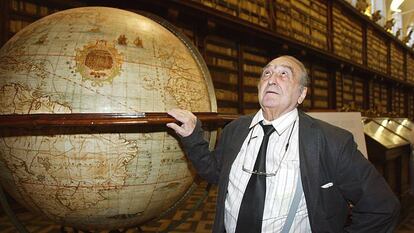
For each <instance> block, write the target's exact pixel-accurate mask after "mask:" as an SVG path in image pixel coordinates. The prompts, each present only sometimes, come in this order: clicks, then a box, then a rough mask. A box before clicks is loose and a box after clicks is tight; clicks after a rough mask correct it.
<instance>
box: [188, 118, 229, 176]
mask: <svg viewBox="0 0 414 233" xmlns="http://www.w3.org/2000/svg"><path fill="white" fill-rule="evenodd" d="M226 128H227V127H225V128H224V130H223V132H222V135H221V136H220V139H219V141H218V144H217V146H216V149H215V150H214V151H210V150H209V143H208V142H207V141H206V140H204V137H203V134H204V131H203V129H202V128H201V122H200V121H199V120H198V121H197V125H196V128H195V129H194V131H193V133H192V134H191V135H189V136H188V137H183V138H181V142H182V144H183V147H184V150H185V152H186V154H187V157H188V158H189V159H190V161H191V163H192V164H193V166H194V167H195V169H196V171H197V173H198V174H199V175H200V176H201V177H202V178H204V179H206V180H207V181H208V182H209V183H213V184H217V183H218V180H219V175H220V170H221V158H222V149H223V144H224V141H225V140H226V138H227V137H226V135H227V134H228V133H227V131H228V130H226Z"/></svg>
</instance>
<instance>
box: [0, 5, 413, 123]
mask: <svg viewBox="0 0 414 233" xmlns="http://www.w3.org/2000/svg"><path fill="white" fill-rule="evenodd" d="M0 6H1V7H2V8H1V11H2V12H1V15H0V18H1V21H0V22H1V23H0V30H1V42H2V43H3V44H4V43H5V42H6V41H7V40H8V39H9V38H10V37H11V36H12V35H14V34H15V33H17V32H18V31H19V30H21V29H22V28H23V27H24V26H25V25H27V24H29V23H30V22H33V21H34V20H36V19H39V18H40V17H43V16H45V15H47V14H50V13H53V12H55V11H57V10H62V9H67V8H71V7H77V6H108V7H117V8H124V9H127V10H132V11H136V12H139V11H146V12H150V13H152V14H155V15H158V16H160V17H162V18H165V19H167V20H168V21H170V22H171V23H172V24H174V25H176V26H177V27H178V28H179V29H180V30H181V31H182V32H183V33H184V34H185V35H187V36H188V37H189V38H190V39H191V41H193V42H194V44H195V45H196V46H197V48H198V49H199V50H200V53H201V54H203V56H204V59H205V61H206V63H207V65H208V68H209V70H210V72H211V76H212V79H213V84H214V87H215V92H216V96H217V101H218V111H219V112H221V113H240V114H245V113H252V112H255V111H256V110H257V109H258V108H259V105H258V102H257V93H256V92H257V87H256V86H257V82H258V80H259V78H260V73H261V68H262V67H263V66H264V65H265V64H266V63H267V62H268V61H269V60H270V59H272V58H274V57H276V56H279V55H284V54H288V55H293V56H295V57H297V58H298V59H299V60H301V61H303V62H304V64H305V66H306V67H307V68H308V72H309V77H310V80H311V83H310V88H309V91H308V95H307V98H306V99H305V101H304V103H303V104H302V106H303V107H304V108H305V109H312V108H314V109H338V108H342V107H345V106H353V107H354V108H356V109H362V110H368V109H375V110H378V111H379V112H380V113H383V114H387V113H389V112H395V113H397V114H399V115H400V116H402V117H410V118H411V119H413V117H414V109H413V108H414V107H413V101H414V100H413V98H414V97H413V93H414V52H413V50H412V49H411V48H409V47H407V46H406V45H404V44H403V43H402V42H401V41H400V40H398V39H397V38H396V37H394V36H392V35H391V34H389V33H388V32H386V31H385V30H383V29H382V28H381V27H380V26H378V25H377V24H376V23H374V22H372V21H371V20H370V19H369V18H368V17H366V16H364V15H362V14H360V13H359V12H358V11H357V10H355V9H354V8H353V7H352V6H351V5H349V4H348V3H347V2H346V1H343V0H269V1H267V0H188V1H181V0H141V1H139V2H136V1H133V0H124V1H122V2H115V1H109V0H67V1H56V0H44V1H38V0H3V1H0Z"/></svg>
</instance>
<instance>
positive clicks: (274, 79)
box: [268, 72, 281, 85]
mask: <svg viewBox="0 0 414 233" xmlns="http://www.w3.org/2000/svg"><path fill="white" fill-rule="evenodd" d="M280 77H281V76H280V75H279V74H278V73H276V72H275V73H273V74H272V75H271V76H270V78H269V81H268V83H269V85H271V84H276V85H279V78H280Z"/></svg>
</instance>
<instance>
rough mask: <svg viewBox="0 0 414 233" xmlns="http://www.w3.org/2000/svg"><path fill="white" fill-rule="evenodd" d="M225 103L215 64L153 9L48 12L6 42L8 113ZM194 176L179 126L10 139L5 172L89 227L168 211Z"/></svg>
mask: <svg viewBox="0 0 414 233" xmlns="http://www.w3.org/2000/svg"><path fill="white" fill-rule="evenodd" d="M171 108H183V109H187V110H190V111H193V112H212V111H213V112H215V111H216V106H215V97H214V91H213V89H212V84H211V79H210V76H209V74H208V71H207V72H206V69H205V64H204V63H203V61H202V60H201V59H199V58H198V57H197V52H196V51H194V49H193V48H192V47H191V46H189V45H188V43H187V42H186V41H185V40H183V39H182V38H181V37H180V36H179V34H178V36H177V34H176V33H175V32H174V31H172V30H171V29H170V30H169V29H167V28H166V27H164V26H162V25H160V24H159V23H157V22H155V21H154V20H152V19H149V18H148V17H145V16H142V15H139V14H136V13H133V12H128V11H124V10H119V9H112V8H105V7H86V8H77V9H70V10H66V11H61V12H58V13H55V14H53V15H50V16H47V17H45V18H42V19H40V20H38V21H36V22H35V23H33V24H31V25H29V26H27V27H26V28H24V29H23V30H22V31H20V32H18V33H17V34H16V35H15V36H14V37H12V38H11V39H10V40H9V41H8V42H7V43H6V44H5V45H4V46H3V47H2V48H1V50H0V115H8V114H60V113H66V114H68V113H69V114H72V113H126V114H134V113H140V112H166V111H167V110H169V109H171ZM193 177H194V174H193V173H192V172H191V171H190V169H189V165H188V163H187V160H186V158H185V155H184V153H183V151H182V149H181V148H180V146H179V144H178V142H177V140H176V139H175V138H174V137H172V136H171V135H170V134H168V133H167V132H145V133H134V132H128V133H123V132H119V133H117V132H115V133H99V132H98V133H96V132H94V133H90V132H89V133H88V131H87V130H86V131H85V133H77V134H56V135H22V136H5V137H1V138H0V180H1V182H2V185H3V187H4V188H5V189H6V190H7V191H8V192H9V193H10V194H11V195H12V196H13V197H14V198H15V199H16V200H18V201H19V202H21V203H22V204H23V205H24V206H26V207H27V208H29V209H31V210H33V211H36V212H38V213H40V214H42V215H44V216H46V217H48V218H49V219H51V220H53V221H55V222H57V223H60V224H62V225H69V226H74V227H78V228H80V229H90V228H91V229H114V228H119V227H126V226H132V225H136V224H140V223H142V222H144V221H147V220H149V219H152V218H154V217H156V216H158V215H159V214H160V213H162V212H163V211H165V210H166V209H168V208H170V207H171V206H172V205H173V204H174V203H175V202H177V200H178V199H179V198H180V197H181V196H182V195H183V194H184V193H185V192H186V191H187V190H188V189H189V187H190V185H191V184H192V182H193Z"/></svg>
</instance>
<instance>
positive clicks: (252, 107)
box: [242, 46, 269, 114]
mask: <svg viewBox="0 0 414 233" xmlns="http://www.w3.org/2000/svg"><path fill="white" fill-rule="evenodd" d="M268 62H269V58H268V56H267V51H266V50H264V49H259V48H255V47H251V46H242V63H243V64H242V67H243V68H242V72H243V73H242V77H243V93H242V95H243V113H244V114H249V113H254V112H257V110H259V109H260V105H259V102H258V96H257V84H258V83H259V80H260V76H261V74H262V70H263V67H265V66H266V64H267V63H268Z"/></svg>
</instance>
